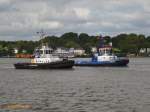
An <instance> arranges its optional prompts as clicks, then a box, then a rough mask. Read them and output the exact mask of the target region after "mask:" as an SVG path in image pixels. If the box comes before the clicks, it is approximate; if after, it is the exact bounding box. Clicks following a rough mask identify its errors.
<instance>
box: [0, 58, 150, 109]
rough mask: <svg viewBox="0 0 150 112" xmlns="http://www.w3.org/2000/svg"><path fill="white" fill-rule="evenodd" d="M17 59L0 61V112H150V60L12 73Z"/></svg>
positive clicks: (132, 60) (139, 59)
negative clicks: (125, 64)
mask: <svg viewBox="0 0 150 112" xmlns="http://www.w3.org/2000/svg"><path fill="white" fill-rule="evenodd" d="M17 61H21V59H19V60H18V59H0V105H3V104H12V103H13V104H14V103H17V104H28V105H31V106H32V108H29V109H17V110H13V109H8V108H3V109H2V108H1V109H0V112H150V58H132V59H130V63H129V65H128V67H73V69H68V70H67V69H65V70H16V69H14V68H13V63H15V62H17Z"/></svg>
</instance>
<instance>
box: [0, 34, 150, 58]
mask: <svg viewBox="0 0 150 112" xmlns="http://www.w3.org/2000/svg"><path fill="white" fill-rule="evenodd" d="M103 38H104V43H105V44H109V43H110V42H112V46H113V51H114V52H116V53H118V52H119V53H126V54H135V55H141V53H140V50H141V49H145V50H146V52H145V53H144V54H142V55H149V52H148V51H147V50H148V48H150V36H145V35H143V34H135V33H131V34H119V35H117V36H113V37H111V36H104V37H103ZM41 42H46V43H48V45H49V46H50V47H52V48H54V49H56V48H57V47H64V48H83V49H84V50H85V51H86V53H87V54H90V53H91V48H92V47H96V46H98V42H99V41H98V36H90V35H88V34H86V33H81V34H78V33H74V32H68V33H65V34H63V35H61V36H46V37H44V38H43V39H40V40H39V41H23V40H19V41H0V56H7V55H10V56H13V55H14V48H17V49H18V53H23V50H25V51H26V52H24V53H27V54H32V53H33V51H34V49H35V48H36V47H38V46H40V44H41Z"/></svg>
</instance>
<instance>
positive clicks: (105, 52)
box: [75, 36, 129, 66]
mask: <svg viewBox="0 0 150 112" xmlns="http://www.w3.org/2000/svg"><path fill="white" fill-rule="evenodd" d="M128 63H129V59H128V58H127V57H118V56H116V55H115V54H113V52H112V46H111V45H104V39H103V37H101V36H100V37H99V46H98V47H97V52H96V53H95V54H93V57H92V58H91V61H76V62H75V66H127V64H128Z"/></svg>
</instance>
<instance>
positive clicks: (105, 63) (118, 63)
mask: <svg viewBox="0 0 150 112" xmlns="http://www.w3.org/2000/svg"><path fill="white" fill-rule="evenodd" d="M128 63H129V59H121V60H117V61H114V62H109V61H103V62H97V61H77V62H75V66H110V67H111V66H118V67H119V66H127V64H128Z"/></svg>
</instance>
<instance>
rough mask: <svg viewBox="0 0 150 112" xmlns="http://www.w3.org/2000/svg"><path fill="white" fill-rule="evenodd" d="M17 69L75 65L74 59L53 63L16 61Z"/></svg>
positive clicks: (55, 67) (62, 67)
mask: <svg viewBox="0 0 150 112" xmlns="http://www.w3.org/2000/svg"><path fill="white" fill-rule="evenodd" d="M14 66H15V68H16V69H65V68H72V67H73V66H74V61H73V60H63V61H57V62H51V63H15V64H14Z"/></svg>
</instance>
